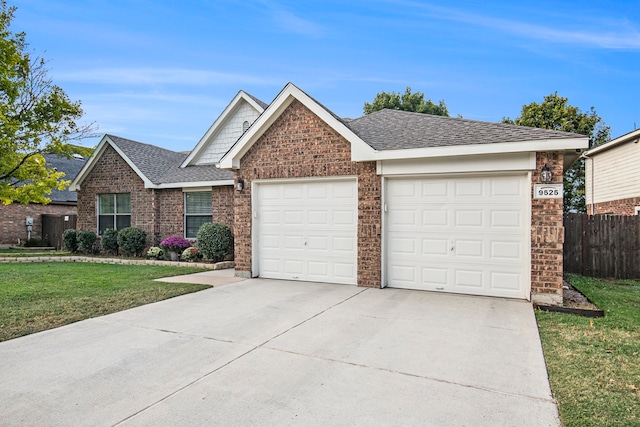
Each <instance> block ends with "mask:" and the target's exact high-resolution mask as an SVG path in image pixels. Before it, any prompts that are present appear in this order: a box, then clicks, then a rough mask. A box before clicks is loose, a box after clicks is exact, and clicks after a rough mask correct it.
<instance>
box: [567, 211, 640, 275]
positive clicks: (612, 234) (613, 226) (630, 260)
mask: <svg viewBox="0 0 640 427" xmlns="http://www.w3.org/2000/svg"><path fill="white" fill-rule="evenodd" d="M564 233H565V239H564V271H565V272H567V273H575V274H581V275H583V276H591V277H613V278H616V279H638V278H640V216H613V215H594V216H588V215H587V214H577V213H566V214H564Z"/></svg>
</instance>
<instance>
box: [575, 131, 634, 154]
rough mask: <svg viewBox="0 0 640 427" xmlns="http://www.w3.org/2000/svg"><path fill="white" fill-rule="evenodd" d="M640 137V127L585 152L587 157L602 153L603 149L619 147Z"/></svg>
mask: <svg viewBox="0 0 640 427" xmlns="http://www.w3.org/2000/svg"><path fill="white" fill-rule="evenodd" d="M637 138H640V129H638V130H635V131H632V132H629V133H627V134H625V135H622V136H619V137H618V138H616V139H612V140H611V141H609V142H607V143H605V144H602V145H600V146H599V147H595V148H593V149H591V150H589V151H587V152H586V153H584V156H585V157H591V156H593V155H595V154H598V153H601V152H603V151H607V150H609V149H611V148H614V147H617V146H618V145H621V144H624V143H626V142H631V141H634V140H635V139H637Z"/></svg>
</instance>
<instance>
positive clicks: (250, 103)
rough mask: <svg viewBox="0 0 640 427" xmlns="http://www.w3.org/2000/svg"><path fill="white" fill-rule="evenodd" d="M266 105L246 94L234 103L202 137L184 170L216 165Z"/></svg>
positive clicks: (241, 92) (233, 100)
mask: <svg viewBox="0 0 640 427" xmlns="http://www.w3.org/2000/svg"><path fill="white" fill-rule="evenodd" d="M266 107H267V104H265V103H264V102H262V101H260V100H259V99H257V98H255V97H254V96H252V95H249V94H248V93H246V92H244V91H242V90H241V91H239V92H238V94H237V95H236V96H235V97H234V98H233V99H232V100H231V102H230V103H229V105H227V107H226V108H225V109H224V111H223V112H222V114H220V116H219V117H218V118H217V119H216V121H215V122H213V124H212V125H211V126H210V127H209V129H208V130H207V132H206V133H205V134H204V135H203V136H202V138H200V141H199V142H198V144H197V145H196V146H195V148H194V149H193V151H191V153H190V154H189V155H188V156H187V157H186V158H185V160H184V161H183V163H182V165H181V166H182V167H186V166H189V165H205V164H216V163H218V162H219V161H220V158H221V157H222V156H223V155H224V154H225V153H226V152H227V151H228V150H229V148H230V147H231V146H232V145H233V144H234V143H235V142H236V141H237V140H238V138H239V137H240V136H241V135H242V134H243V132H244V131H245V130H246V129H245V128H244V123H245V122H248V123H249V125H251V124H252V123H253V122H254V121H255V120H256V119H257V118H258V116H260V114H262V113H263V112H264V110H265V108H266Z"/></svg>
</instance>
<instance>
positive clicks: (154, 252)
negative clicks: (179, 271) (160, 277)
mask: <svg viewBox="0 0 640 427" xmlns="http://www.w3.org/2000/svg"><path fill="white" fill-rule="evenodd" d="M147 258H148V259H162V258H164V251H163V250H162V248H159V247H157V246H151V247H150V248H149V250H148V251H147Z"/></svg>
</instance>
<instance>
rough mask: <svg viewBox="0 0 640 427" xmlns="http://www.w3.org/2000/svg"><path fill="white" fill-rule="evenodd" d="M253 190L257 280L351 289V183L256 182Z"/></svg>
mask: <svg viewBox="0 0 640 427" xmlns="http://www.w3.org/2000/svg"><path fill="white" fill-rule="evenodd" d="M256 188H257V218H256V226H257V242H255V243H254V244H255V245H256V246H257V251H258V254H257V260H258V266H257V270H258V275H259V276H260V277H265V278H272V279H287V280H304V281H319V282H329V283H343V284H356V279H357V268H356V267H357V221H358V213H357V208H358V197H357V188H356V181H355V179H350V180H340V181H334V180H325V181H299V182H288V183H260V184H258V185H257V187H256ZM254 201H256V200H254ZM254 247H255V246H254Z"/></svg>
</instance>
